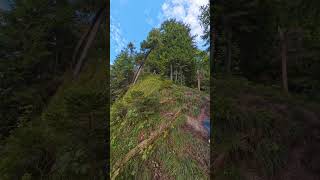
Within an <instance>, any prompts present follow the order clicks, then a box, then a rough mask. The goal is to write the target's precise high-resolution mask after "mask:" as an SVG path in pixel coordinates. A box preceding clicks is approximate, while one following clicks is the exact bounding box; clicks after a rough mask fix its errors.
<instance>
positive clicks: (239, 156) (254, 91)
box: [213, 78, 307, 179]
mask: <svg viewBox="0 0 320 180" xmlns="http://www.w3.org/2000/svg"><path fill="white" fill-rule="evenodd" d="M215 82H216V83H215V94H214V99H215V101H214V109H215V111H214V113H213V120H214V131H213V136H214V140H215V144H216V146H215V149H214V151H215V152H217V153H226V154H228V160H227V162H226V163H227V165H226V166H225V167H224V168H223V169H222V170H221V172H218V174H217V177H219V178H221V179H223V178H226V179H228V175H224V174H223V171H227V170H228V168H241V167H243V166H244V164H246V165H245V167H246V166H248V168H249V169H250V168H252V169H254V171H255V172H256V173H258V174H262V175H263V176H266V177H272V176H274V175H276V174H277V172H279V170H281V168H282V167H284V165H285V163H286V161H287V158H288V153H289V150H290V147H291V145H292V143H293V142H295V141H297V140H298V139H300V138H302V137H303V133H304V126H303V123H305V122H304V121H305V118H307V117H306V116H305V115H304V113H303V111H304V110H303V109H304V106H302V104H304V105H305V104H306V102H305V101H304V102H303V103H302V102H300V103H299V102H298V101H297V99H298V98H296V97H294V98H293V97H291V98H288V97H285V98H284V97H283V95H281V94H280V93H279V91H278V90H277V89H272V88H270V87H263V86H259V85H255V84H253V83H250V82H249V81H247V80H245V79H242V78H230V79H227V80H226V79H220V78H219V79H217V80H216V81H215ZM293 105H294V106H293ZM230 132H232V133H230ZM235 161H237V162H236V163H234V162H235ZM243 163H244V164H243ZM231 176H235V177H236V176H238V175H231Z"/></svg>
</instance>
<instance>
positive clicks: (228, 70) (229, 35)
mask: <svg viewBox="0 0 320 180" xmlns="http://www.w3.org/2000/svg"><path fill="white" fill-rule="evenodd" d="M226 38H227V46H226V56H227V57H226V73H227V74H228V75H230V73H231V53H232V52H231V47H232V42H231V38H232V32H231V30H230V28H227V29H226Z"/></svg>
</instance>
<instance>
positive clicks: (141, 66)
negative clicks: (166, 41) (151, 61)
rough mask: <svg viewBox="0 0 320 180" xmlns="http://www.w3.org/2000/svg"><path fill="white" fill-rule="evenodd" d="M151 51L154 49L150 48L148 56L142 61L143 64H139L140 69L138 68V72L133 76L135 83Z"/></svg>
mask: <svg viewBox="0 0 320 180" xmlns="http://www.w3.org/2000/svg"><path fill="white" fill-rule="evenodd" d="M151 51H152V49H150V50H149V51H148V52H147V54H146V56H145V57H144V60H143V61H142V63H141V65H140V66H139V68H138V70H137V73H136V74H135V75H134V76H133V84H136V82H137V80H138V77H139V75H140V73H141V71H142V69H143V66H144V63H145V61H146V60H147V58H148V56H149V54H150V52H151Z"/></svg>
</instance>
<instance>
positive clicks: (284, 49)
mask: <svg viewBox="0 0 320 180" xmlns="http://www.w3.org/2000/svg"><path fill="white" fill-rule="evenodd" d="M278 30H279V36H280V46H281V70H282V87H283V91H284V92H285V93H286V94H289V89H288V75H287V48H288V47H287V33H286V32H285V31H283V30H282V29H281V28H280V27H279V28H278Z"/></svg>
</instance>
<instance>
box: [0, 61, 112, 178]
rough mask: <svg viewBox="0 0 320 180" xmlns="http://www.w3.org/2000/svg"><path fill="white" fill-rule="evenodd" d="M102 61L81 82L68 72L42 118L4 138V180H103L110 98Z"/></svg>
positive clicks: (90, 67)
mask: <svg viewBox="0 0 320 180" xmlns="http://www.w3.org/2000/svg"><path fill="white" fill-rule="evenodd" d="M99 57H100V58H94V57H93V56H91V58H90V59H89V60H88V62H87V64H86V66H85V67H84V68H83V70H82V72H81V73H80V75H79V77H78V78H75V79H73V78H72V75H71V72H69V73H68V72H67V73H66V74H65V77H64V82H63V84H62V85H61V86H60V87H59V89H58V91H57V92H56V93H55V95H54V96H53V98H52V99H51V100H50V102H49V103H48V105H47V107H46V108H45V110H44V111H43V112H42V114H41V115H40V116H38V117H37V118H34V119H32V121H29V122H25V123H23V124H21V125H20V127H18V128H17V129H15V130H14V131H13V132H12V135H10V137H8V138H7V139H6V141H5V143H4V146H3V147H2V148H1V154H0V159H1V161H0V179H4V180H5V179H24V180H26V179H75V178H77V179H88V178H89V177H90V178H91V179H92V178H94V179H99V178H100V179H103V175H104V167H105V157H106V156H105V151H104V150H105V148H104V146H105V137H104V135H105V127H106V119H105V118H106V116H107V115H106V110H105V104H106V102H107V98H108V95H107V93H106V92H107V91H106V67H105V66H104V63H105V61H104V59H103V58H101V56H99Z"/></svg>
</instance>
